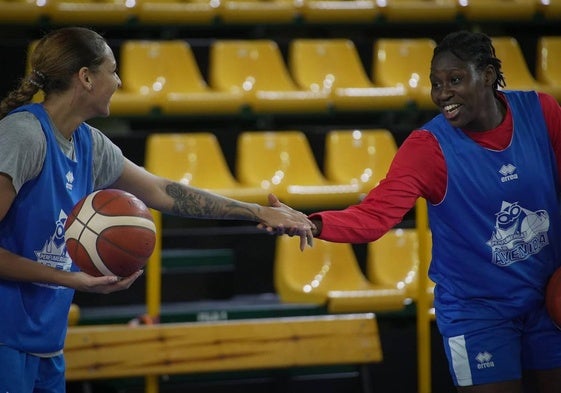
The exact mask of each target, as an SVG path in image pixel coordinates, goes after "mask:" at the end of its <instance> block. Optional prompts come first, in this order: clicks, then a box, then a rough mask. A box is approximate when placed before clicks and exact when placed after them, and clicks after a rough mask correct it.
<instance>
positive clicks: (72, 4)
mask: <svg viewBox="0 0 561 393" xmlns="http://www.w3.org/2000/svg"><path fill="white" fill-rule="evenodd" d="M50 2H51V5H50V7H49V10H48V14H49V18H50V21H52V22H54V23H61V24H82V23H85V24H95V25H108V24H126V23H129V22H131V21H132V20H133V18H134V14H135V11H136V2H130V1H127V0H50Z"/></svg>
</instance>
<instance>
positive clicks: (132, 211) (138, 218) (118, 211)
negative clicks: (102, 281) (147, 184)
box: [64, 189, 156, 277]
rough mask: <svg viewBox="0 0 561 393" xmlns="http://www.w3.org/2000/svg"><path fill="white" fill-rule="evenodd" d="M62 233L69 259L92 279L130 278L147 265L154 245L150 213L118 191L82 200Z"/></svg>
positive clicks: (144, 206) (154, 239)
mask: <svg viewBox="0 0 561 393" xmlns="http://www.w3.org/2000/svg"><path fill="white" fill-rule="evenodd" d="M64 229H65V235H64V237H65V240H66V248H67V250H68V254H69V255H70V258H72V261H73V262H74V263H75V264H76V265H78V266H79V267H80V269H81V270H82V271H84V272H86V273H88V274H91V275H93V276H102V275H106V276H110V275H111V276H112V275H115V276H119V277H127V276H130V275H131V274H132V273H134V272H136V271H138V270H139V269H141V268H142V267H143V266H144V265H145V264H146V262H147V261H148V258H149V257H150V255H151V254H152V252H153V251H154V246H155V243H156V227H155V225H154V221H153V219H152V215H151V214H150V210H149V209H148V207H146V205H145V204H144V203H143V202H142V201H141V200H140V199H138V198H137V197H135V196H134V195H132V194H130V193H128V192H125V191H121V190H113V189H108V190H100V191H96V192H93V193H91V194H89V195H87V196H86V197H84V198H83V199H81V200H80V201H79V202H78V203H77V204H76V205H75V206H74V208H73V209H72V211H71V212H70V214H69V215H68V218H67V220H66V223H65V226H64Z"/></svg>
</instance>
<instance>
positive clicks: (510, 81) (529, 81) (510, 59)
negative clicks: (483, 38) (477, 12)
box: [492, 37, 537, 90]
mask: <svg viewBox="0 0 561 393" xmlns="http://www.w3.org/2000/svg"><path fill="white" fill-rule="evenodd" d="M492 42H493V46H494V47H495V53H496V55H497V57H498V58H499V59H500V60H501V69H502V71H503V73H504V77H505V80H506V85H507V89H521V90H529V89H536V88H537V81H536V80H535V79H534V77H533V76H532V74H531V73H530V69H529V68H528V65H527V63H526V60H525V58H524V54H523V53H522V49H521V48H520V45H519V44H518V41H517V40H516V39H515V38H514V37H493V38H492Z"/></svg>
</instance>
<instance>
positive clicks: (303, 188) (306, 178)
mask: <svg viewBox="0 0 561 393" xmlns="http://www.w3.org/2000/svg"><path fill="white" fill-rule="evenodd" d="M237 147H238V151H237V155H236V159H237V163H236V174H237V176H236V177H237V179H238V180H239V181H240V182H241V183H243V184H247V185H250V186H254V187H262V188H263V189H265V190H267V191H268V192H273V193H275V194H276V195H277V196H278V197H279V199H281V201H283V202H284V203H287V204H288V205H290V206H292V207H294V208H297V209H308V208H310V209H317V208H330V207H345V206H348V205H351V204H354V203H357V202H359V200H360V192H359V188H358V185H356V184H348V183H347V184H341V183H334V182H330V181H328V180H327V179H326V178H325V176H324V175H323V174H322V173H321V171H320V169H319V167H318V165H317V163H316V160H315V158H314V155H313V152H312V149H311V147H310V144H309V142H308V140H307V138H306V136H305V135H304V134H303V133H302V132H300V131H271V132H259V131H245V132H242V133H241V134H240V135H239V138H238V146H237Z"/></svg>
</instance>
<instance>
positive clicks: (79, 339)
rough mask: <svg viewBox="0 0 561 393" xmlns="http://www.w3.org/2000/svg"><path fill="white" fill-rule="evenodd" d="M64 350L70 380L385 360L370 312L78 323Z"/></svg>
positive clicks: (72, 329) (376, 327)
mask: <svg viewBox="0 0 561 393" xmlns="http://www.w3.org/2000/svg"><path fill="white" fill-rule="evenodd" d="M64 353H65V358H66V365H67V371H66V373H67V379H68V380H69V381H76V380H93V379H111V378H121V377H136V376H150V375H171V374H190V373H204V372H218V371H242V370H256V369H271V368H289V367H298V366H313V365H318V366H321V365H345V364H356V365H363V364H366V363H375V362H380V361H381V360H382V349H381V344H380V338H379V335H378V325H377V321H376V318H375V315H374V314H372V313H364V314H342V315H320V316H305V317H283V318H258V319H246V320H234V321H232V320H230V321H220V322H195V323H167V324H159V325H142V326H137V327H131V326H127V325H101V326H72V327H69V328H68V334H67V339H66V345H65V349H64Z"/></svg>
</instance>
